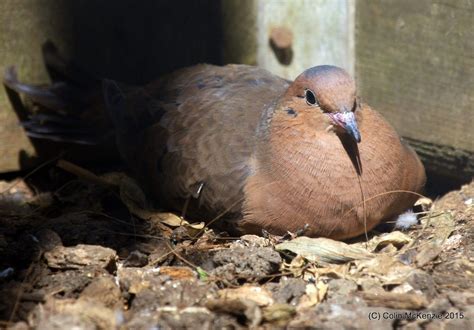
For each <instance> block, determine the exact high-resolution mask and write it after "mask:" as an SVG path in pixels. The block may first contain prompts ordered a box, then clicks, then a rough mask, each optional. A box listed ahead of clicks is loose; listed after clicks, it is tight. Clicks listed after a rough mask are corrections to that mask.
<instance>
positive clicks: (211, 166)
mask: <svg viewBox="0 0 474 330" xmlns="http://www.w3.org/2000/svg"><path fill="white" fill-rule="evenodd" d="M10 87H11V86H10ZM103 91H104V96H105V104H106V107H107V109H108V110H109V115H110V117H111V119H112V122H113V126H114V127H115V134H116V139H117V147H118V149H119V151H120V153H121V155H122V157H123V159H124V160H125V163H126V164H127V165H128V166H129V167H130V168H131V169H132V170H133V172H134V173H135V176H136V177H137V179H138V180H139V182H140V183H141V184H142V185H143V187H144V188H145V190H146V191H147V192H148V193H149V195H150V196H151V197H152V198H153V199H154V200H155V201H157V202H159V203H160V205H162V206H164V207H166V208H170V209H175V210H182V209H183V207H185V205H187V211H186V215H189V216H190V217H195V218H199V219H205V220H211V219H212V218H214V217H216V216H218V215H223V216H222V218H221V219H220V220H219V221H218V222H220V223H221V224H223V223H225V224H226V225H225V226H224V227H225V228H230V229H237V230H238V231H239V232H240V233H256V234H259V233H261V230H262V229H266V230H267V231H269V232H270V233H273V234H284V233H286V232H287V231H290V232H295V231H297V230H299V229H302V228H303V227H305V226H307V228H306V231H305V234H306V235H308V236H325V237H330V238H334V239H346V238H350V237H354V236H357V235H360V234H362V233H364V231H365V230H370V229H372V228H373V227H374V226H376V225H377V224H379V223H380V222H381V221H384V220H388V219H392V218H394V217H396V216H397V215H399V214H400V213H402V212H404V211H405V210H406V209H408V208H410V207H411V206H412V205H413V203H414V202H415V200H416V199H417V197H416V195H414V194H410V193H401V192H393V193H387V192H390V191H395V190H407V191H413V192H420V191H421V190H422V188H423V186H424V183H425V173H424V168H423V165H422V164H421V162H420V160H419V159H418V157H417V155H416V154H415V152H414V151H413V150H412V149H410V148H409V147H408V146H407V145H405V144H404V143H403V142H402V141H401V139H400V137H399V136H398V135H397V133H396V132H395V130H394V129H393V128H392V127H391V126H390V125H389V124H388V123H387V122H386V121H385V120H384V119H383V118H382V116H381V115H380V114H379V113H377V112H376V111H374V110H372V109H371V108H370V107H368V106H367V105H365V104H359V102H358V98H357V95H356V87H355V83H354V81H353V79H352V78H351V77H350V76H349V74H348V73H347V72H345V71H344V70H342V69H340V68H338V67H334V66H328V65H323V66H317V67H313V68H310V69H308V70H306V71H304V72H303V73H302V74H301V75H299V76H298V77H297V78H296V79H295V81H293V82H289V81H287V80H284V79H282V78H279V77H277V76H275V75H273V74H271V73H269V72H267V71H265V70H263V69H260V68H257V67H252V66H246V65H227V66H223V67H220V66H212V65H197V66H193V67H190V68H185V69H181V70H178V71H176V72H174V73H172V74H170V75H168V76H165V77H162V78H160V79H158V80H156V81H154V82H152V83H151V84H149V85H147V86H145V87H141V88H136V87H135V88H128V87H120V86H119V85H118V84H117V83H115V82H114V81H109V80H105V81H104V83H103ZM377 195H380V196H377ZM376 196H377V197H376ZM364 199H365V200H366V202H365V203H364V202H363V201H364Z"/></svg>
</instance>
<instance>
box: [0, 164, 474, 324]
mask: <svg viewBox="0 0 474 330" xmlns="http://www.w3.org/2000/svg"><path fill="white" fill-rule="evenodd" d="M62 166H65V168H68V169H70V170H72V171H73V172H75V174H77V175H79V179H77V178H73V179H71V177H70V175H69V176H68V177H67V178H63V176H58V173H56V174H55V177H59V178H61V180H62V181H60V182H58V183H57V185H56V186H54V187H52V188H51V189H49V191H38V192H36V190H35V189H30V188H29V185H27V184H26V183H25V182H23V181H22V180H21V179H17V180H15V181H13V182H8V183H6V182H0V188H2V189H3V190H2V189H0V190H2V191H3V193H2V194H0V215H1V216H0V273H1V274H5V275H4V276H2V277H1V278H0V296H1V297H2V298H4V299H0V319H1V323H0V327H4V326H5V327H6V326H7V325H8V326H9V327H10V328H12V329H32V328H37V329H63V328H80V329H113V328H121V329H128V328H136V329H144V328H147V329H149V328H162V329H176V328H187V329H221V328H232V329H240V328H254V329H273V328H276V329H279V328H281V329H284V328H305V327H306V328H314V327H319V328H323V329H329V328H352V329H366V328H375V329H379V328H380V329H383V328H397V329H417V328H426V329H437V328H445V329H447V328H466V329H468V328H474V325H473V324H472V323H473V320H474V295H473V294H472V292H474V207H473V205H472V199H473V198H474V184H473V183H471V184H470V185H466V186H464V187H462V189H461V190H458V191H453V192H451V193H449V194H447V195H446V196H444V197H442V198H441V199H439V200H436V201H434V202H433V201H431V200H421V201H420V205H421V206H422V208H423V214H422V216H421V217H420V219H419V220H420V223H419V224H418V225H415V226H413V227H412V228H410V229H409V230H407V231H392V232H387V233H375V232H372V233H369V236H368V237H369V239H368V241H366V239H365V237H361V238H359V239H354V240H351V241H350V242H336V241H332V240H328V239H322V238H317V239H313V238H307V237H304V236H300V237H296V236H297V235H286V236H284V237H276V236H272V235H269V234H268V235H264V237H260V236H256V235H244V236H242V237H238V238H230V237H228V235H226V234H225V233H220V232H214V231H213V230H211V229H209V228H207V227H205V226H204V224H203V223H201V222H191V221H187V220H186V219H183V218H182V217H180V216H179V215H176V214H173V213H168V212H164V211H163V210H155V209H152V208H151V207H150V206H149V202H148V201H147V200H146V198H145V195H144V194H143V192H142V191H141V190H140V189H139V188H138V186H137V185H136V183H135V182H134V181H133V180H131V179H129V178H128V177H127V176H126V175H125V174H124V173H121V172H113V173H106V174H104V175H95V174H94V173H92V172H87V171H83V170H82V169H80V168H78V167H74V166H72V165H71V164H68V163H62ZM56 170H57V169H56ZM81 176H82V177H81ZM66 179H67V180H66ZM64 180H66V181H64ZM3 206H5V207H3ZM430 315H431V316H433V315H435V316H437V318H430Z"/></svg>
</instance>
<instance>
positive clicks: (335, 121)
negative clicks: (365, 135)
mask: <svg viewBox="0 0 474 330" xmlns="http://www.w3.org/2000/svg"><path fill="white" fill-rule="evenodd" d="M285 99H287V100H291V104H292V105H293V107H292V109H293V108H296V109H300V110H303V111H304V112H305V113H306V114H308V113H309V114H311V116H312V117H317V118H318V119H320V118H322V120H323V121H324V122H325V123H326V124H327V125H326V126H327V127H331V128H333V129H334V131H336V132H337V133H346V134H349V135H350V136H351V137H352V138H353V139H354V141H356V142H357V143H359V142H360V141H361V136H360V132H359V128H358V126H357V121H356V116H355V111H356V110H357V109H358V108H359V104H358V101H357V97H356V88H355V83H354V80H353V79H352V77H351V76H350V75H349V74H348V73H347V72H346V71H344V70H343V69H341V68H338V67H336V66H331V65H321V66H315V67H313V68H310V69H308V70H306V71H304V72H303V73H302V74H300V75H299V76H298V77H297V78H296V79H295V81H294V82H293V83H292V84H291V85H290V87H289V88H288V90H287V92H286V94H285ZM293 111H296V110H294V109H293Z"/></svg>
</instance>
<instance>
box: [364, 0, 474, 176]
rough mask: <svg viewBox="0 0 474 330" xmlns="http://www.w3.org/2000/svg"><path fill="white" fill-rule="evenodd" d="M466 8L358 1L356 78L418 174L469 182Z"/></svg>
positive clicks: (470, 80) (472, 87)
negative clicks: (414, 155)
mask: <svg viewBox="0 0 474 330" xmlns="http://www.w3.org/2000/svg"><path fill="white" fill-rule="evenodd" d="M473 22H474V3H473V2H472V1H469V0H459V1H437V2H434V1H431V0H417V1H412V0H396V1H395V0H391V1H386V0H385V1H382V0H360V1H357V8H356V31H357V32H356V59H357V60H356V75H357V80H358V84H359V88H360V92H361V94H362V97H363V99H364V101H367V103H369V104H370V105H371V106H372V107H374V108H375V109H377V110H378V111H380V112H381V113H382V114H383V115H384V116H385V117H386V118H387V120H388V121H389V122H390V123H392V124H393V125H394V126H395V128H396V129H397V131H398V132H399V133H400V134H401V135H402V136H404V137H405V138H406V140H408V141H409V142H410V143H411V144H412V145H413V146H414V147H415V149H416V151H417V152H418V154H419V155H420V156H421V158H422V160H423V162H424V164H425V167H426V168H427V169H428V170H430V171H433V172H435V173H438V174H442V175H447V176H451V177H457V178H469V177H472V176H473V175H474V56H473V54H474V29H473Z"/></svg>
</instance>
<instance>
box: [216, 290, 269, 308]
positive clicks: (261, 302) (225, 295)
mask: <svg viewBox="0 0 474 330" xmlns="http://www.w3.org/2000/svg"><path fill="white" fill-rule="evenodd" d="M218 294H219V298H222V299H226V300H235V299H243V300H251V301H253V302H255V303H256V304H257V305H258V306H269V305H272V304H273V298H272V295H271V293H270V292H269V291H268V290H266V289H264V288H262V287H259V286H250V285H244V286H242V287H240V288H237V289H222V290H220V291H219V292H218Z"/></svg>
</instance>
